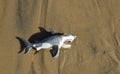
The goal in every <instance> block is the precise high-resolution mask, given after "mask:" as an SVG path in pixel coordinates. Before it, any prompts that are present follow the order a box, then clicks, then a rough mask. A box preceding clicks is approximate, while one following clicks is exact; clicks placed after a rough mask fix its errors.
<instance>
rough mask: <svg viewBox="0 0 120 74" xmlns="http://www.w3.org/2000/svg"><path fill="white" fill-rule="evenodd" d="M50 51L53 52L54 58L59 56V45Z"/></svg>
mask: <svg viewBox="0 0 120 74" xmlns="http://www.w3.org/2000/svg"><path fill="white" fill-rule="evenodd" d="M50 53H51V55H52V57H53V58H57V57H58V56H59V49H58V45H54V46H52V50H50Z"/></svg>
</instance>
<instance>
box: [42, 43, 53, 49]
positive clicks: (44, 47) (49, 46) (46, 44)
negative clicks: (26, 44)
mask: <svg viewBox="0 0 120 74" xmlns="http://www.w3.org/2000/svg"><path fill="white" fill-rule="evenodd" d="M51 47H52V45H51V44H50V43H43V44H42V48H43V49H48V48H51Z"/></svg>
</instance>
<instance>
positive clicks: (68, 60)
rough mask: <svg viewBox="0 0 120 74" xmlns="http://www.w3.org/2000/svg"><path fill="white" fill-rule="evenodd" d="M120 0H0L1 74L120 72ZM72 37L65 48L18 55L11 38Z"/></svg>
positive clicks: (18, 47)
mask: <svg viewBox="0 0 120 74" xmlns="http://www.w3.org/2000/svg"><path fill="white" fill-rule="evenodd" d="M119 7H120V0H0V74H120V31H119V29H120V8H119ZM38 27H43V28H44V29H46V30H47V31H50V29H51V28H54V29H55V31H56V32H60V33H67V34H75V35H77V39H76V40H75V41H74V42H73V43H72V47H71V48H70V49H61V51H60V56H59V57H58V58H57V59H53V58H52V57H51V54H50V52H49V50H41V51H39V52H38V53H37V54H35V55H34V52H35V50H33V49H32V50H31V51H30V53H28V54H24V51H23V52H22V53H19V54H18V51H19V49H20V43H19V41H18V40H17V39H16V36H20V37H23V38H25V39H29V37H30V36H31V35H33V34H34V33H37V32H39V29H38Z"/></svg>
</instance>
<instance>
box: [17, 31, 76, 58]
mask: <svg viewBox="0 0 120 74" xmlns="http://www.w3.org/2000/svg"><path fill="white" fill-rule="evenodd" d="M50 33H51V35H50V36H48V37H45V38H43V39H42V40H36V41H35V42H34V43H30V42H29V41H28V40H26V39H24V38H21V37H17V39H19V40H20V41H22V42H23V43H24V44H25V54H27V53H29V51H30V50H31V49H32V48H33V49H35V50H36V51H40V50H41V49H48V50H50V53H51V55H52V57H53V58H57V57H58V56H59V53H60V49H61V48H70V47H71V44H72V42H73V41H74V40H75V39H76V37H77V36H76V35H73V34H62V33H56V32H55V31H54V30H53V29H51V30H50Z"/></svg>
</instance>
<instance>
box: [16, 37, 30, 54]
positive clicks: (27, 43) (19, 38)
mask: <svg viewBox="0 0 120 74" xmlns="http://www.w3.org/2000/svg"><path fill="white" fill-rule="evenodd" d="M16 38H17V39H18V40H19V41H20V43H21V46H22V45H23V47H21V48H25V54H26V53H28V52H29V51H30V49H31V48H32V44H31V43H30V42H29V41H28V40H25V39H24V38H21V37H16ZM22 50H23V49H21V50H20V51H19V53H20V52H21V51H22Z"/></svg>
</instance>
